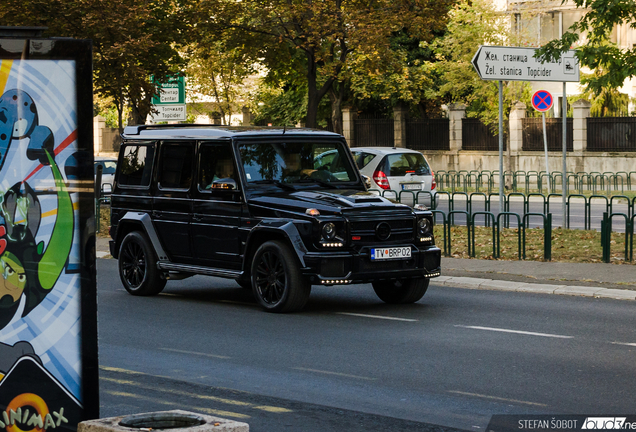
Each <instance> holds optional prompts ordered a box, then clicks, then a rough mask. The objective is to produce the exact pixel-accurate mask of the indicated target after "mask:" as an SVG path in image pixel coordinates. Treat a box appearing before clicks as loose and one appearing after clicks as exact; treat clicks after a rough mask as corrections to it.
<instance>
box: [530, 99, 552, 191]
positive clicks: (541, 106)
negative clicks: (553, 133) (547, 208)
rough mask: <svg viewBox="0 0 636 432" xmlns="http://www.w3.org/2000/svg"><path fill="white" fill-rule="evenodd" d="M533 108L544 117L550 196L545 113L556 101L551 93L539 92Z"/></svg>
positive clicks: (533, 100) (546, 166)
mask: <svg viewBox="0 0 636 432" xmlns="http://www.w3.org/2000/svg"><path fill="white" fill-rule="evenodd" d="M531 101H532V107H533V108H534V109H536V110H537V111H539V112H541V114H542V117H543V151H544V153H545V172H546V174H547V178H548V194H549V193H550V165H549V163H548V136H547V133H546V130H545V129H546V127H545V112H546V111H547V110H549V109H550V108H552V104H553V103H554V99H553V98H552V95H551V94H550V92H548V91H546V90H538V91H536V92H535V94H533V95H532V99H531Z"/></svg>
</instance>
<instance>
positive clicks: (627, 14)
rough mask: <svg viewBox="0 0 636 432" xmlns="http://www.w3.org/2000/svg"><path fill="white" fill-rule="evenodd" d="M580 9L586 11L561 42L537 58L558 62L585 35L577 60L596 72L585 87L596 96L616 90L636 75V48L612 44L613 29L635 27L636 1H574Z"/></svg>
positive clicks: (545, 49) (555, 41)
mask: <svg viewBox="0 0 636 432" xmlns="http://www.w3.org/2000/svg"><path fill="white" fill-rule="evenodd" d="M573 2H574V4H575V5H576V7H577V8H579V7H580V8H586V9H587V12H586V13H585V14H584V15H583V17H582V18H581V19H580V20H579V21H578V22H576V23H574V24H573V25H572V26H571V27H570V28H569V29H568V31H567V32H565V33H564V34H563V36H562V37H561V38H560V39H555V40H552V41H550V42H548V43H547V44H546V45H544V46H543V47H542V48H541V49H540V50H539V52H538V57H540V58H544V59H557V58H559V57H560V56H561V54H562V53H564V52H566V51H568V50H569V49H571V48H572V47H575V46H576V45H578V44H580V43H581V42H582V37H581V35H582V34H585V39H587V41H585V42H583V43H582V44H581V45H580V46H579V47H578V48H577V49H576V54H575V55H576V57H577V59H578V60H579V64H580V65H581V66H587V67H589V68H590V69H592V70H595V71H597V73H595V74H593V75H591V76H588V77H584V78H583V79H582V80H581V82H582V83H583V84H586V85H587V86H588V88H589V89H591V90H592V91H593V92H594V93H595V94H597V95H598V94H600V93H601V92H602V91H603V90H604V89H616V88H619V87H621V86H622V85H623V83H624V81H625V79H627V78H630V77H634V76H636V46H632V47H631V48H628V49H621V48H619V47H618V46H616V44H614V43H611V42H610V41H609V39H610V38H609V35H610V34H611V32H612V30H613V29H614V26H616V25H620V24H623V25H629V26H630V27H631V28H636V1H634V0H618V1H612V0H573Z"/></svg>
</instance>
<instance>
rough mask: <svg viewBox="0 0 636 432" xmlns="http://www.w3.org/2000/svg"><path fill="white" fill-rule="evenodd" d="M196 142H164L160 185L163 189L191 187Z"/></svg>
mask: <svg viewBox="0 0 636 432" xmlns="http://www.w3.org/2000/svg"><path fill="white" fill-rule="evenodd" d="M193 161H194V143H192V142H181V143H174V144H172V143H170V144H168V143H163V144H162V145H161V167H160V168H159V186H160V187H161V188H162V189H189V188H190V183H191V182H192V171H193V167H192V162H193Z"/></svg>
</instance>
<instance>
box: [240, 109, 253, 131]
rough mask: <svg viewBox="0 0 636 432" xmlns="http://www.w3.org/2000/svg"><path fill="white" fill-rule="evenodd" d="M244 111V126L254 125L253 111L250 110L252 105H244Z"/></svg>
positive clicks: (242, 110)
mask: <svg viewBox="0 0 636 432" xmlns="http://www.w3.org/2000/svg"><path fill="white" fill-rule="evenodd" d="M241 112H242V113H243V126H251V125H252V112H251V111H250V107H248V106H244V107H243V108H242V109H241Z"/></svg>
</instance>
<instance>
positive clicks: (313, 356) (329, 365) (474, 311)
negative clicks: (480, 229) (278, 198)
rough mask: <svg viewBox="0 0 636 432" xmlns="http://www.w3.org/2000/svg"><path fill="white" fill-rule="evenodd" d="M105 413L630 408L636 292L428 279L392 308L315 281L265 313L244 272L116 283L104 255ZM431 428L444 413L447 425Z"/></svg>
mask: <svg viewBox="0 0 636 432" xmlns="http://www.w3.org/2000/svg"><path fill="white" fill-rule="evenodd" d="M98 291H99V298H98V301H99V303H98V305H99V349H100V353H99V354H100V377H101V378H100V385H101V388H100V395H101V417H110V416H114V415H123V414H130V413H139V412H149V411H155V410H166V409H177V408H180V409H186V410H189V411H195V412H203V413H207V414H212V415H219V416H221V417H226V418H232V419H235V420H241V421H245V422H247V423H249V424H250V428H251V429H250V430H252V431H279V430H302V431H314V430H315V431H330V430H333V431H344V430H346V431H358V430H359V431H362V430H365V431H367V430H395V431H406V430H414V431H415V430H418V431H419V430H446V429H447V428H458V429H464V430H475V431H480V430H484V429H485V427H486V425H487V424H488V421H489V419H490V416H491V415H492V414H526V413H535V414H539V413H541V414H630V413H633V412H634V403H633V401H634V399H635V396H636V362H634V358H635V351H636V334H635V333H634V330H633V329H634V327H635V324H636V317H635V315H634V303H633V302H628V301H620V300H602V299H591V298H579V297H564V296H553V295H540V294H524V293H510V292H494V291H493V292H490V291H475V290H464V289H457V288H452V287H439V286H435V285H434V284H432V285H431V287H430V288H429V292H428V293H427V294H426V296H425V297H424V298H423V299H422V300H420V302H418V303H416V304H413V305H407V306H390V305H385V304H383V303H382V302H380V301H379V300H378V299H377V298H376V297H375V295H374V293H373V291H372V289H371V287H370V286H369V285H354V286H348V287H338V288H329V287H314V290H313V291H312V296H311V298H310V300H309V304H308V306H307V308H306V310H305V311H303V312H302V313H297V314H289V315H277V314H268V313H265V312H262V311H261V310H260V309H259V308H258V307H257V306H256V304H255V302H254V301H253V299H252V297H251V293H250V292H249V291H246V290H243V289H241V288H239V287H238V286H237V285H236V284H235V283H234V282H232V281H226V280H222V279H215V278H206V277H194V278H191V279H187V280H184V281H170V282H168V285H167V287H166V289H165V290H164V293H163V294H162V295H159V296H156V297H146V298H144V297H133V296H130V295H128V294H127V293H126V292H125V291H124V290H123V288H122V286H121V284H120V282H119V280H118V277H117V271H116V261H115V260H107V259H100V260H98ZM435 425H441V426H442V427H437V426H435Z"/></svg>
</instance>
